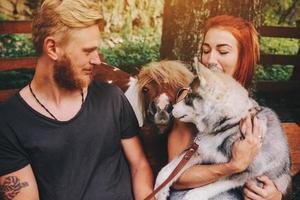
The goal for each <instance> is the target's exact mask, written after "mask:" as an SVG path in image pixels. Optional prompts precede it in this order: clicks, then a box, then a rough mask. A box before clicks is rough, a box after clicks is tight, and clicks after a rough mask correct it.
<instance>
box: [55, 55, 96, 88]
mask: <svg viewBox="0 0 300 200" xmlns="http://www.w3.org/2000/svg"><path fill="white" fill-rule="evenodd" d="M74 69H75V66H74V65H73V63H72V61H71V59H70V58H69V57H68V56H67V55H64V56H63V57H62V58H61V59H60V60H58V61H56V63H55V64H54V74H53V78H54V80H55V82H56V83H57V84H58V85H59V86H60V87H62V88H64V89H67V90H78V89H82V88H84V87H87V86H88V84H89V83H90V81H86V80H84V79H80V78H78V77H77V75H76V72H75V70H74Z"/></svg>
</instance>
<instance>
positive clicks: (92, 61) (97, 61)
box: [90, 54, 101, 65]
mask: <svg viewBox="0 0 300 200" xmlns="http://www.w3.org/2000/svg"><path fill="white" fill-rule="evenodd" d="M90 64H92V65H100V64H101V60H100V57H99V55H98V54H97V56H94V57H93V58H91V59H90Z"/></svg>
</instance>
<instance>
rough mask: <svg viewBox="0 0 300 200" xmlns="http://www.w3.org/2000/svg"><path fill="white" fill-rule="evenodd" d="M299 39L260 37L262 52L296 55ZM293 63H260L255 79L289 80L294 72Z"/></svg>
mask: <svg viewBox="0 0 300 200" xmlns="http://www.w3.org/2000/svg"><path fill="white" fill-rule="evenodd" d="M298 48H299V45H298V40H296V39H290V38H270V37H262V38H261V39H260V50H261V53H262V54H274V55H296V54H297V52H298ZM293 68H294V67H293V66H292V65H286V66H285V65H259V66H258V67H257V69H256V74H255V80H274V81H275V80H277V81H279V80H280V81H282V80H289V79H290V77H291V75H292V73H293Z"/></svg>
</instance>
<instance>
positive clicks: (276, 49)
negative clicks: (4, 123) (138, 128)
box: [260, 37, 299, 55]
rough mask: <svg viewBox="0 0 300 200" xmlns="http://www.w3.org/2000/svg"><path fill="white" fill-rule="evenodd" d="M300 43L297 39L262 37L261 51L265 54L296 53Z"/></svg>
mask: <svg viewBox="0 0 300 200" xmlns="http://www.w3.org/2000/svg"><path fill="white" fill-rule="evenodd" d="M298 48H299V44H298V40H297V39H291V38H271V37H262V38H261V39H260V51H261V52H262V53H264V54H275V55H276V54H277V55H296V54H297V52H298Z"/></svg>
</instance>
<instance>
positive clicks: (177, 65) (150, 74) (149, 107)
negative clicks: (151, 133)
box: [137, 61, 194, 133]
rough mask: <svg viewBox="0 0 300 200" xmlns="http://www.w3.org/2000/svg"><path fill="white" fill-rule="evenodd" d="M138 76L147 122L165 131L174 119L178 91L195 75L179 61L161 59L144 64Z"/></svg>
mask: <svg viewBox="0 0 300 200" xmlns="http://www.w3.org/2000/svg"><path fill="white" fill-rule="evenodd" d="M137 78H138V80H137V87H138V94H139V95H140V97H139V98H140V99H141V102H142V111H143V115H144V119H145V122H149V123H152V124H154V125H156V127H157V128H159V130H160V133H163V132H164V130H165V128H166V127H167V126H168V125H169V123H170V121H171V119H172V108H173V104H174V103H175V96H176V92H177V91H178V89H179V88H181V87H185V86H188V85H189V83H190V82H191V81H192V80H193V78H194V75H193V74H192V73H191V72H190V71H189V70H188V69H187V67H186V66H185V65H184V64H183V63H181V62H179V61H160V62H152V63H149V64H148V65H146V66H144V67H143V68H142V69H141V71H140V72H139V74H138V76H137Z"/></svg>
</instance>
